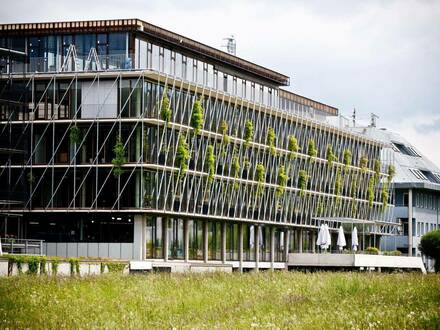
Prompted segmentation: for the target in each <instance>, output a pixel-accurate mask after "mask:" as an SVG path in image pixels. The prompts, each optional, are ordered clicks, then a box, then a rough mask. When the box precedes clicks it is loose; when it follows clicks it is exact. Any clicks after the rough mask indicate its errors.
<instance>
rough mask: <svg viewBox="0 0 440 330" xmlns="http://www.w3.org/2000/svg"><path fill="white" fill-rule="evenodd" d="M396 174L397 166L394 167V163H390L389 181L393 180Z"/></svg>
mask: <svg viewBox="0 0 440 330" xmlns="http://www.w3.org/2000/svg"><path fill="white" fill-rule="evenodd" d="M395 175H396V168H395V167H394V165H392V164H390V165H388V183H391V181H393V178H394V176H395Z"/></svg>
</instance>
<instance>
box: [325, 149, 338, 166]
mask: <svg viewBox="0 0 440 330" xmlns="http://www.w3.org/2000/svg"><path fill="white" fill-rule="evenodd" d="M326 154H327V163H328V166H329V167H332V166H333V162H334V161H336V155H335V154H334V152H333V146H332V145H331V144H328V145H327V150H326Z"/></svg>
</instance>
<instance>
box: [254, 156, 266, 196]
mask: <svg viewBox="0 0 440 330" xmlns="http://www.w3.org/2000/svg"><path fill="white" fill-rule="evenodd" d="M265 172H266V169H265V168H264V165H263V164H261V163H258V164H257V167H256V169H255V179H256V181H257V182H258V184H257V195H261V194H262V193H263V191H264V181H265V179H266V173H265Z"/></svg>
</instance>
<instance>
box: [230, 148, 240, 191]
mask: <svg viewBox="0 0 440 330" xmlns="http://www.w3.org/2000/svg"><path fill="white" fill-rule="evenodd" d="M239 175H240V162H239V160H238V156H236V155H235V156H234V157H232V164H231V176H232V177H233V178H234V179H237V178H238V176H239ZM233 187H234V189H235V190H238V187H239V185H238V182H236V181H234V186H233Z"/></svg>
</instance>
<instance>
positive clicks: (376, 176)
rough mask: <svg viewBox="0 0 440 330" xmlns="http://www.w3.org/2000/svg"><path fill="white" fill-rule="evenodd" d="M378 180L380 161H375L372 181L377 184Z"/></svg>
mask: <svg viewBox="0 0 440 330" xmlns="http://www.w3.org/2000/svg"><path fill="white" fill-rule="evenodd" d="M379 179H380V160H379V159H376V160H375V161H374V180H376V182H379Z"/></svg>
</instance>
